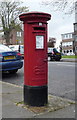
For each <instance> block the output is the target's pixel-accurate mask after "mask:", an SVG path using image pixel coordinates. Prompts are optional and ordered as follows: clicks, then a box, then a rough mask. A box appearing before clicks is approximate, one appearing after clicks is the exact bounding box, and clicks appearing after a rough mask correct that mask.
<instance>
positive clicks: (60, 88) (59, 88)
mask: <svg viewBox="0 0 77 120" xmlns="http://www.w3.org/2000/svg"><path fill="white" fill-rule="evenodd" d="M2 81H4V82H9V83H12V84H16V85H19V86H23V82H24V70H23V68H22V69H20V70H19V71H18V72H17V73H16V74H14V75H12V74H8V73H6V74H3V77H2ZM48 93H50V94H52V95H56V96H61V97H64V98H68V99H72V100H74V99H75V63H74V62H48Z"/></svg>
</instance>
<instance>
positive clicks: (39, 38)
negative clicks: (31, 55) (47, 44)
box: [36, 35, 44, 49]
mask: <svg viewBox="0 0 77 120" xmlns="http://www.w3.org/2000/svg"><path fill="white" fill-rule="evenodd" d="M36 49H44V36H42V35H37V36H36Z"/></svg>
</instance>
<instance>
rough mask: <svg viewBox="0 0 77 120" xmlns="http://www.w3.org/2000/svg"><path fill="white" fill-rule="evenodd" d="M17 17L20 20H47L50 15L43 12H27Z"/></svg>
mask: <svg viewBox="0 0 77 120" xmlns="http://www.w3.org/2000/svg"><path fill="white" fill-rule="evenodd" d="M19 18H20V20H21V21H36V20H42V21H48V20H50V19H51V15H50V14H48V13H44V12H28V13H23V14H21V15H19Z"/></svg>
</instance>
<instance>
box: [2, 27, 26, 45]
mask: <svg viewBox="0 0 77 120" xmlns="http://www.w3.org/2000/svg"><path fill="white" fill-rule="evenodd" d="M0 44H6V40H5V39H4V37H3V35H0ZM9 44H11V45H19V44H21V45H22V44H24V40H23V31H22V30H21V31H16V30H15V29H13V30H12V32H11V34H10V43H9Z"/></svg>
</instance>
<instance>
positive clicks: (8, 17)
mask: <svg viewBox="0 0 77 120" xmlns="http://www.w3.org/2000/svg"><path fill="white" fill-rule="evenodd" d="M22 3H23V2H15V1H11V2H1V4H0V21H1V25H2V26H1V28H2V31H3V32H4V38H5V39H6V42H7V44H9V42H10V33H11V31H12V30H13V29H15V30H20V29H21V24H20V21H19V20H18V16H19V14H21V13H22V12H27V11H28V7H24V6H21V4H22Z"/></svg>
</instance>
